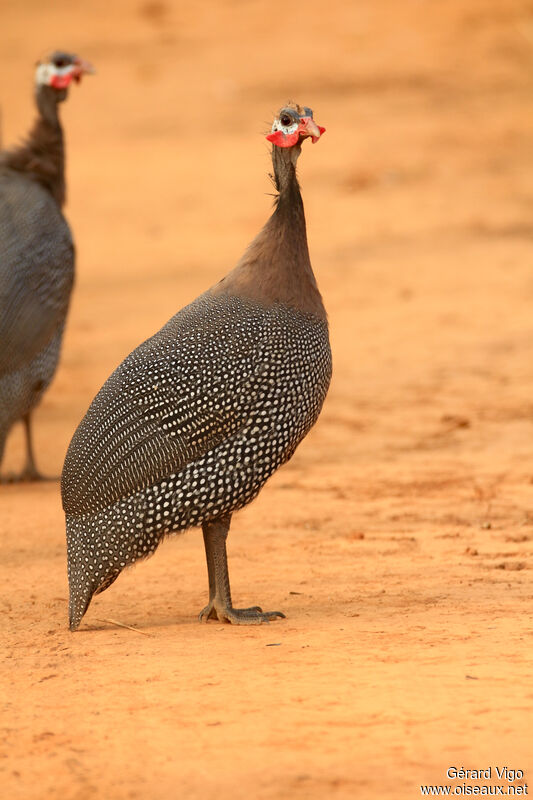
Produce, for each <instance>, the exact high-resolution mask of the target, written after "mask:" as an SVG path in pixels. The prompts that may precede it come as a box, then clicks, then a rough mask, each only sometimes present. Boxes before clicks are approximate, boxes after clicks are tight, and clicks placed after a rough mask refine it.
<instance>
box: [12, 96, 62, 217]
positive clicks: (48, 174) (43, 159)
mask: <svg viewBox="0 0 533 800" xmlns="http://www.w3.org/2000/svg"><path fill="white" fill-rule="evenodd" d="M65 97H66V91H65V90H62V91H57V90H56V89H52V88H51V87H49V86H42V85H41V86H37V88H36V90H35V100H36V103H37V109H38V111H39V116H38V117H37V119H36V120H35V123H34V124H33V127H32V129H31V130H30V133H29V134H28V136H27V138H26V140H25V141H24V142H23V144H22V145H21V146H20V147H17V148H14V149H13V150H8V151H7V152H6V153H4V154H3V155H2V158H1V161H2V163H3V164H5V165H6V166H7V167H9V168H10V169H13V170H16V171H17V172H22V173H26V174H27V175H28V176H29V177H31V178H33V179H34V180H35V181H37V182H38V183H40V184H41V185H42V186H44V187H45V189H47V190H48V191H49V192H50V194H51V195H52V197H53V198H54V200H55V201H56V203H57V204H58V205H59V206H60V207H61V206H63V205H64V203H65V195H66V189H65V149H64V142H63V130H62V128H61V123H60V121H59V114H58V107H57V106H58V103H59V102H61V101H62V100H64V99H65Z"/></svg>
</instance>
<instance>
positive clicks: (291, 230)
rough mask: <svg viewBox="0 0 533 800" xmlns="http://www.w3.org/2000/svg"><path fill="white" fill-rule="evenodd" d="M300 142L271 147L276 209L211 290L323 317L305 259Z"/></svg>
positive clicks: (320, 302)
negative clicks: (299, 163) (298, 173)
mask: <svg viewBox="0 0 533 800" xmlns="http://www.w3.org/2000/svg"><path fill="white" fill-rule="evenodd" d="M299 155H300V144H297V145H295V146H294V147H277V146H276V145H273V147H272V163H273V166H274V180H275V184H276V189H277V190H278V192H279V195H278V197H277V198H276V208H275V210H274V213H273V214H272V216H271V217H270V219H269V220H268V222H267V223H266V225H265V226H264V228H263V229H262V230H261V231H260V233H259V234H258V235H257V236H256V238H255V239H254V240H253V242H252V243H251V244H250V246H249V247H248V249H247V250H246V252H245V253H244V255H243V257H242V258H241V260H240V261H239V263H238V264H237V266H236V267H235V269H234V270H233V271H232V272H230V273H229V275H227V276H226V277H225V278H223V279H222V280H221V281H220V282H219V283H218V284H217V285H216V286H214V287H213V289H212V290H211V291H212V292H213V293H214V294H234V295H235V294H236V295H240V296H243V297H247V298H249V299H252V300H255V301H258V302H260V303H261V304H262V305H266V306H268V305H272V304H274V303H281V304H283V305H288V306H292V307H293V308H297V309H298V310H300V311H304V312H307V313H311V314H314V315H315V316H317V317H320V318H322V319H325V318H326V312H325V309H324V305H323V303H322V298H321V296H320V292H319V291H318V287H317V285H316V280H315V276H314V274H313V270H312V267H311V262H310V260H309V250H308V247H307V233H306V227H305V215H304V207H303V202H302V196H301V194H300V187H299V185H298V181H297V179H296V161H297V159H298V156H299Z"/></svg>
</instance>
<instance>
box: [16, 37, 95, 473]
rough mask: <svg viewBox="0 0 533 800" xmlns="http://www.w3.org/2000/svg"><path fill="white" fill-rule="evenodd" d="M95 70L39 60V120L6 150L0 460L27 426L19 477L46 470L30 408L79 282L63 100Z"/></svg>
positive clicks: (55, 56)
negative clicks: (18, 425)
mask: <svg viewBox="0 0 533 800" xmlns="http://www.w3.org/2000/svg"><path fill="white" fill-rule="evenodd" d="M87 72H92V67H91V66H90V64H88V63H87V62H86V61H82V60H81V59H80V58H78V57H77V56H75V55H72V54H71V53H64V52H60V51H56V52H55V53H52V55H51V56H49V57H48V58H46V59H45V60H43V61H42V62H40V63H39V64H38V65H37V69H36V73H35V99H36V103H37V110H38V118H37V121H36V122H35V125H34V126H33V128H32V130H31V131H30V134H29V136H28V138H27V139H26V141H25V142H24V143H23V144H22V145H21V146H20V147H17V148H14V149H13V150H7V151H5V152H3V153H0V464H1V462H2V455H3V451H4V446H5V442H6V438H7V434H8V432H9V430H10V428H11V427H12V425H13V424H14V423H15V422H17V421H18V420H22V421H23V422H24V425H25V429H26V464H25V467H24V469H23V471H22V473H21V474H20V476H18V478H19V480H35V479H37V478H40V477H41V476H40V474H39V472H38V470H37V467H36V465H35V459H34V455H33V447H32V439H31V429H30V420H31V413H32V411H33V409H34V408H35V407H36V405H37V404H38V403H39V401H40V400H41V397H42V395H43V393H44V391H45V389H46V388H47V386H48V385H49V383H50V381H51V380H52V378H53V377H54V373H55V370H56V367H57V362H58V359H59V351H60V347H61V339H62V336H63V329H64V326H65V319H66V316H67V310H68V305H69V300H70V293H71V290H72V284H73V280H74V245H73V242H72V236H71V233H70V229H69V226H68V224H67V222H66V220H65V218H64V217H63V214H62V212H61V209H62V206H63V204H64V202H65V155H64V142H63V130H62V127H61V123H60V120H59V113H58V104H59V103H61V102H62V101H63V100H65V98H66V96H67V91H68V87H69V85H70V83H71V82H72V81H73V80H75V81H79V80H80V79H81V76H82V75H83V74H85V73H87Z"/></svg>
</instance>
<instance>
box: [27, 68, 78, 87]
mask: <svg viewBox="0 0 533 800" xmlns="http://www.w3.org/2000/svg"><path fill="white" fill-rule="evenodd" d="M73 70H74V64H66V65H65V66H64V67H56V65H55V64H52V63H49V64H39V66H38V67H37V69H36V71H35V82H36V83H37V85H38V86H50V83H51V81H52V78H53V77H54V75H58V76H64V75H69V74H70V73H71V72H72V71H73Z"/></svg>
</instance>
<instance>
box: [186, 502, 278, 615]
mask: <svg viewBox="0 0 533 800" xmlns="http://www.w3.org/2000/svg"><path fill="white" fill-rule="evenodd" d="M230 522H231V515H230V514H228V515H227V516H224V517H218V518H217V519H214V520H211V521H209V522H204V524H203V525H202V530H203V534H204V544H205V556H206V560H207V574H208V578H209V603H208V604H207V605H206V607H205V608H204V609H202V611H201V612H200V617H199V619H200V621H201V622H207V620H208V619H218V620H220V621H221V622H224V621H225V622H231V623H233V625H261V623H262V622H270V620H271V619H276V617H285V614H282V613H281V611H263V610H262V609H261V608H260V607H259V606H252V607H251V608H233V606H232V604H231V589H230V585H229V573H228V557H227V553H226V538H227V536H228V531H229V526H230Z"/></svg>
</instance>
